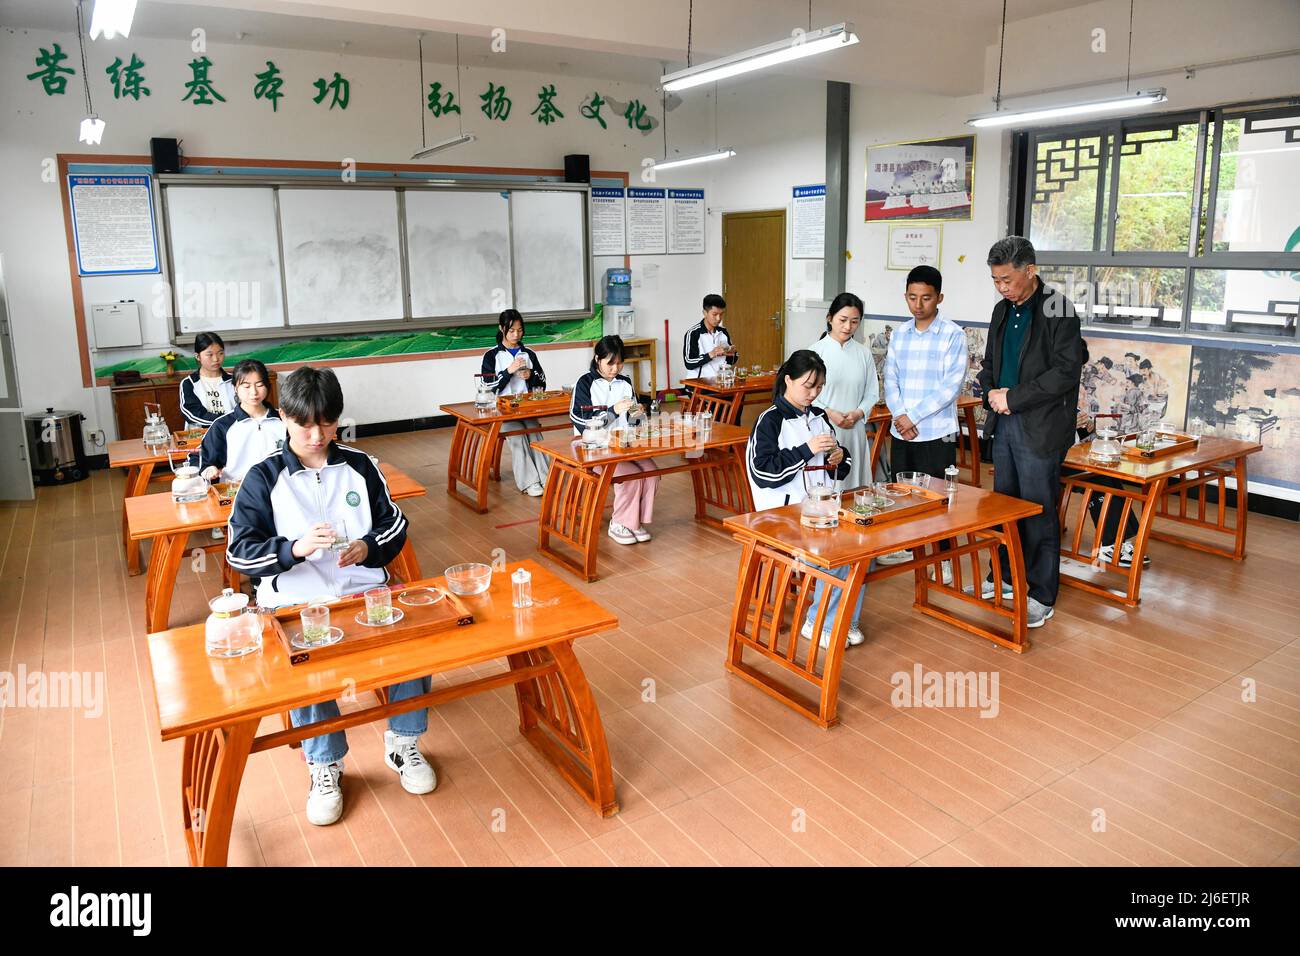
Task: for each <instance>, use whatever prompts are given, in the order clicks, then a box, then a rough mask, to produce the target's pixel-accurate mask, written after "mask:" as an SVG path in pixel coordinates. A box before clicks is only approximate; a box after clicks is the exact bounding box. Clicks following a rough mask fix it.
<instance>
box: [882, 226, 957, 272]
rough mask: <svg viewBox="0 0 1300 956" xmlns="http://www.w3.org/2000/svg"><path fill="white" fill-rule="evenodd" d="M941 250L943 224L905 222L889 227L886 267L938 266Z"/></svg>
mask: <svg viewBox="0 0 1300 956" xmlns="http://www.w3.org/2000/svg"><path fill="white" fill-rule="evenodd" d="M942 250H943V226H942V225H922V224H919V223H910V222H909V223H907V224H906V225H904V224H901V223H900V224H898V225H893V224H891V225H890V227H889V253H888V255H887V257H886V263H885V265H886V268H889V269H914V268H916V267H917V266H934V267H935V268H936V269H937V268H939V255H940V253H941V252H942Z"/></svg>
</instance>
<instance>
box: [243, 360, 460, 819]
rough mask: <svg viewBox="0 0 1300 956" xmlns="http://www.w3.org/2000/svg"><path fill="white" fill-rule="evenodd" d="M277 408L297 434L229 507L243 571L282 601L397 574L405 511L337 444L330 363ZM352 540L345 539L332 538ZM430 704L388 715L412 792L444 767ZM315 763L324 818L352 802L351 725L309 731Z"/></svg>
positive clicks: (354, 453)
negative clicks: (430, 741) (346, 765)
mask: <svg viewBox="0 0 1300 956" xmlns="http://www.w3.org/2000/svg"><path fill="white" fill-rule="evenodd" d="M280 414H281V416H282V418H283V419H284V423H285V428H286V430H287V431H288V436H289V440H288V442H287V443H286V444H285V446H284V448H282V449H281V450H280V452H279V454H276V455H272V456H271V457H269V458H267V459H265V460H263V461H260V462H258V463H257V464H256V465H253V467H252V468H250V469H249V470H248V473H247V474H246V475H245V476H244V482H243V485H242V486H241V487H240V489H239V494H238V495H236V496H235V504H234V507H233V509H232V510H231V514H230V543H229V545H227V548H226V560H227V561H228V562H229V563H230V566H231V567H233V568H235V569H236V570H237V571H239V572H241V573H243V574H247V575H249V576H251V577H257V578H260V581H259V582H258V585H257V603H258V604H259V605H261V606H262V607H284V606H286V605H290V604H302V603H306V602H309V601H312V600H314V599H315V598H316V597H317V596H318V595H334V596H340V595H344V594H355V593H358V592H361V591H365V590H366V589H367V588H372V587H375V586H377V585H380V584H384V583H385V582H386V581H387V580H388V572H387V571H386V570H385V568H386V567H387V565H388V564H389V563H390V562H391V561H392V560H393V559H394V558H396V557H397V555H398V554H399V553H400V552H401V550H402V546H403V545H404V544H405V543H406V518H405V516H403V514H402V512H401V509H400V508H398V507H397V505H396V504H394V503H393V499H392V498H391V497H390V496H389V494H388V484H387V483H386V482H385V481H384V476H383V474H382V473H381V472H380V470H379V469H378V468H377V467H376V466H375V464H374V462H372V461H371V460H370V457H369V456H368V455H367V454H366V453H365V452H362V451H358V450H357V449H355V448H349V447H348V446H346V445H340V444H338V443H337V442H336V441H335V440H334V438H335V435H336V434H337V433H338V422H339V417H340V416H341V415H342V414H343V391H342V389H340V388H339V382H338V379H337V378H336V377H335V375H334V372H333V371H331V370H330V369H315V368H311V367H308V366H304V367H303V368H300V369H298V370H297V371H295V372H294V373H293V374H292V375H290V376H289V377H288V378H287V379H286V380H285V381H284V383H283V385H282V386H281V388H280ZM340 537H342V538H344V539H346V540H348V542H349V543H348V544H347V546H346V547H345V548H343V550H341V551H335V550H334V549H335V542H336V541H337V540H338V539H339V538H340ZM431 686H432V680H431V679H430V678H428V677H417V678H414V679H412V680H405V681H402V682H400V683H397V684H393V685H392V686H391V687H389V688H388V700H389V702H390V703H395V702H397V701H402V700H407V699H408V698H411V697H418V696H420V695H421V694H427V693H428V692H429V690H430V687H431ZM338 714H339V707H338V702H337V701H332V700H331V701H327V702H325V703H323V704H311V705H310V706H307V707H296V708H294V709H293V710H291V711H290V712H289V716H290V718H291V719H292V722H293V725H294V726H295V727H301V726H303V725H305V724H314V723H318V722H320V721H323V720H330V719H331V718H334V717H337V716H338ZM428 718H429V711H428V709H427V708H422V709H420V710H412V711H408V712H406V713H404V714H395V715H394V716H392V717H390V718H388V730H387V731H385V733H384V762H385V763H386V764H387V765H388V767H389V768H391V769H392V770H394V771H396V772H397V774H398V776H399V777H400V778H401V781H402V787H403V788H404V789H405V790H407V791H408V792H410V793H429V792H430V791H431V790H433V788H434V787H435V786H436V785H437V777H436V776H435V774H434V772H433V768H432V767H431V766H429V764H428V762H427V761H426V760H425V757H424V755H423V754H422V753H421V752H420V748H419V737H420V735H421V734H423V733H424V732H425V730H426V729H428ZM302 749H303V753H304V754H305V755H306V757H307V762H308V769H309V771H310V774H311V789H310V791H309V792H308V794H307V820H308V822H310V823H313V824H315V825H317V826H325V825H327V824H330V823H333V822H334V821H336V820H337V819H338V818H339V816H340V815H341V814H342V813H343V792H342V790H341V789H340V787H339V779H340V778H341V776H342V774H343V757H344V755H345V754H346V753H347V752H348V742H347V736H346V735H345V734H344V733H343V732H342V731H333V732H330V733H327V734H322V735H321V736H319V737H309V738H308V739H306V740H304V741H303V742H302Z"/></svg>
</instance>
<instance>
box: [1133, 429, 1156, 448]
mask: <svg viewBox="0 0 1300 956" xmlns="http://www.w3.org/2000/svg"><path fill="white" fill-rule="evenodd" d="M1137 447H1138V451H1155V449H1156V430H1155V429H1154V428H1152V427H1150V426H1147V427H1146V428H1143V429H1142V431H1140V432H1139V433H1138V437H1137Z"/></svg>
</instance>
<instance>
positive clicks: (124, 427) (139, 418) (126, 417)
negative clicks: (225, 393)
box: [109, 371, 279, 439]
mask: <svg viewBox="0 0 1300 956" xmlns="http://www.w3.org/2000/svg"><path fill="white" fill-rule="evenodd" d="M270 376H271V381H270V383H269V384H270V386H271V391H270V395H269V396H268V399H267V400H268V401H269V402H270V403H271V404H272V405H277V404H278V402H279V393H278V392H277V390H276V374H275V372H274V371H271V373H270ZM184 377H185V376H183V375H181V376H176V377H174V378H161V377H160V378H147V379H145V380H144V381H143V382H137V383H135V384H134V385H114V386H112V387H111V388H110V389H109V391H110V392H112V395H113V417H114V419H115V420H116V422H117V437H118V438H119V439H121V438H139V437H140V435H141V433H142V432H143V431H144V406H145V405H146V404H154V405H161V406H162V413H163V418H165V419H166V420H167V425H168V427H169V428H171V430H172V431H174V432H176V431H180V430H181V429H183V428H184V427H185V416H184V415H182V414H181V379H182V378H184Z"/></svg>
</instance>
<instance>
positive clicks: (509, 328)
mask: <svg viewBox="0 0 1300 956" xmlns="http://www.w3.org/2000/svg"><path fill="white" fill-rule="evenodd" d="M497 325H498V326H499V328H498V329H497V344H496V345H495V346H494V347H493V348H490V349H488V350H487V351H486V352H485V353H483V369H482V374H483V379H484V380H485V381H486V382H487V383H488V385H490V386H491V388H492V390H493V391H495V392H496V393H497V394H498V395H523V394H526V393H527V392H529V391H532V390H533V389H535V388H540V389H542V390H545V389H546V373H545V372H544V371H542V362H541V359H539V358H538V357H537V353H536V352H534V351H533V350H532V349H530V348H529V347H528V346H526V345H524V317H523V316H522V315H520V314H519V312H518V310H516V309H506V310H505V311H504V312H502V313H501V315H500V316H499V317H498V318H497ZM541 426H542V423H541V422H539V421H538V420H537V419H535V418H521V419H518V420H517V421H513V422H505V423H503V424H502V426H501V431H502V432H520V431H523V430H524V429H528V428H533V429H539V428H541ZM536 434H538V433H537V432H525V433H524V434H521V435H515V436H514V437H512V438H507V439H506V444H507V445H508V446H509V448H510V463H511V465H512V466H513V467H514V472H515V487H516V488H518V489H519V490H520V491H522V492H523V493H524V494H526V495H531V496H532V497H534V498H539V497H541V495H542V491H543V490H544V489H545V485H546V475H547V473H548V472H549V471H550V467H551V466H550V459H548V458H547V457H546V456H545V455H543V454H542V453H541V452H538V451H536V450H535V449H534V448H533V447H532V445H531V444H530V441H531V439H532V438H533V436H534V435H536Z"/></svg>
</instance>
